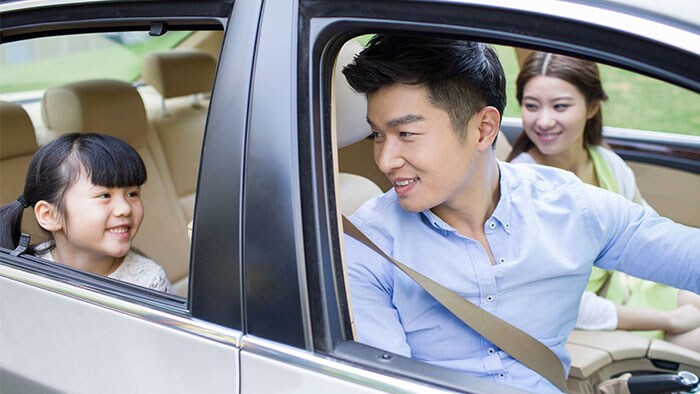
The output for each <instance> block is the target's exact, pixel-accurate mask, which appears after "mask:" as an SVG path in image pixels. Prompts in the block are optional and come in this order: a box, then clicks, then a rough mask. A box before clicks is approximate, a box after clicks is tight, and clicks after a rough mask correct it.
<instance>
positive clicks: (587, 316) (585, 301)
mask: <svg viewBox="0 0 700 394" xmlns="http://www.w3.org/2000/svg"><path fill="white" fill-rule="evenodd" d="M594 149H595V150H596V152H598V153H599V154H600V156H601V157H603V159H604V160H605V162H606V163H607V164H608V166H610V170H611V171H612V173H613V175H614V176H615V180H616V181H617V187H618V190H619V193H620V194H621V195H623V196H624V197H625V198H627V199H628V200H631V201H635V200H639V201H640V202H641V204H642V205H643V206H645V207H646V208H647V209H651V207H650V206H649V204H647V202H646V201H644V199H642V198H641V196H639V195H638V192H637V180H636V179H635V177H634V172H632V169H631V168H630V167H629V166H628V165H627V164H626V163H625V161H624V160H622V158H621V157H620V156H618V155H617V154H616V153H615V152H613V151H611V150H610V149H607V148H605V147H603V146H600V145H598V146H596V147H594ZM511 163H514V164H517V163H532V164H537V162H535V159H533V158H532V156H531V155H530V154H529V153H527V152H523V153H521V154H519V155H518V156H517V157H515V158H514V159H513V160H511ZM576 328H578V329H580V330H614V329H616V328H617V308H616V307H615V303H614V302H612V301H610V300H608V299H606V298H604V297H599V296H597V295H596V294H595V293H593V292H590V291H585V292H584V293H583V296H582V298H581V306H580V307H579V311H578V318H577V319H576Z"/></svg>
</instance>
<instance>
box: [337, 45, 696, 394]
mask: <svg viewBox="0 0 700 394" xmlns="http://www.w3.org/2000/svg"><path fill="white" fill-rule="evenodd" d="M343 73H344V74H345V76H346V78H347V80H348V83H349V84H350V86H351V87H352V88H353V89H355V90H356V91H357V92H360V93H363V94H365V95H366V96H367V121H368V122H369V124H370V127H371V129H372V132H373V136H374V141H375V142H374V158H375V161H376V163H377V165H378V166H379V169H380V170H381V171H382V172H384V173H385V174H386V176H387V177H388V178H389V179H390V180H391V182H392V183H393V184H394V188H393V189H392V190H390V191H389V192H387V193H385V194H384V195H382V196H379V197H377V198H375V199H373V200H371V201H369V202H367V203H366V204H365V205H364V206H363V207H362V208H360V209H359V210H358V211H357V212H356V213H355V214H354V215H352V216H351V217H350V220H351V221H352V222H353V223H354V224H355V225H356V226H357V227H359V228H360V230H362V231H363V232H364V233H365V234H366V235H367V236H368V237H369V238H371V239H372V240H373V241H374V242H375V243H376V244H377V245H379V246H380V247H381V248H382V249H383V250H384V251H385V252H387V253H388V254H389V255H391V256H392V257H394V258H395V259H397V260H398V261H401V262H402V263H404V264H407V265H408V266H410V267H412V268H413V269H415V270H417V271H419V272H421V273H422V274H424V275H426V276H428V277H430V278H431V279H433V280H435V281H437V282H438V283H440V284H442V285H443V286H446V287H447V288H449V289H451V290H453V291H454V292H456V293H457V294H460V295H462V296H463V297H465V298H466V299H468V300H469V301H471V302H472V303H474V304H476V305H477V306H479V307H481V308H482V309H485V310H487V311H489V312H491V313H492V314H494V315H496V316H498V317H500V318H501V319H503V320H505V321H507V322H509V323H511V324H513V325H514V326H516V327H518V328H520V329H521V330H523V331H525V332H526V333H528V334H530V335H532V336H533V337H535V338H536V339H538V340H539V341H540V342H542V343H543V344H544V345H546V346H548V347H549V348H550V349H551V350H552V351H553V352H554V353H555V354H556V355H557V356H558V357H559V359H560V360H561V362H562V363H563V365H564V368H565V370H567V371H568V368H569V365H570V362H571V359H570V356H569V354H568V352H567V351H566V350H565V347H564V346H565V344H566V340H567V337H568V335H569V333H570V332H571V330H572V329H573V326H574V323H575V321H576V316H577V311H578V305H579V301H580V298H581V294H582V292H583V289H584V287H585V286H586V282H587V280H588V276H589V274H590V271H591V267H592V265H593V264H595V265H597V266H600V267H602V268H605V269H615V270H620V271H624V272H627V273H630V274H632V275H635V276H638V277H641V278H645V279H650V280H654V281H657V282H662V283H666V284H669V285H672V286H675V287H680V288H685V289H689V290H692V291H694V292H698V291H700V264H698V262H699V261H700V230H698V229H693V228H689V227H685V226H682V225H679V224H675V223H673V222H671V221H670V220H668V219H664V218H661V217H658V216H656V215H654V214H653V213H651V212H648V211H645V210H644V209H643V208H642V207H641V206H639V205H636V204H633V203H631V202H629V201H628V200H626V199H624V198H622V197H620V196H618V195H615V194H613V193H610V192H607V191H605V190H602V189H600V188H596V187H592V186H589V185H586V184H584V183H582V182H580V181H579V180H578V179H577V178H576V177H575V176H574V175H573V174H571V173H568V172H564V171H561V170H558V169H554V168H551V167H541V166H535V165H518V166H512V165H509V164H508V163H501V162H498V161H496V158H495V153H494V149H493V145H494V141H495V139H496V136H497V135H498V130H499V126H500V121H501V114H502V113H503V108H504V107H505V102H506V99H505V76H504V74H503V69H502V68H501V65H500V63H499V61H498V58H497V57H496V54H495V53H494V51H493V49H492V48H490V47H488V46H486V45H483V44H477V43H471V42H465V41H458V40H448V39H437V38H421V37H406V36H395V37H394V36H381V35H380V36H376V37H375V38H374V39H373V40H372V41H371V42H370V43H369V45H368V47H367V48H366V49H365V50H364V51H362V52H361V53H360V55H359V56H358V57H357V58H356V59H355V62H354V63H353V64H351V65H349V66H347V67H346V68H345V70H344V71H343ZM345 242H346V250H347V255H348V260H349V275H350V290H351V295H352V301H353V310H354V316H355V325H356V329H357V336H358V340H359V341H360V342H362V343H366V344H368V345H372V346H376V347H378V348H382V349H386V350H389V351H392V352H394V353H397V354H401V355H405V356H408V357H413V358H415V359H418V360H421V361H426V362H430V363H432V364H437V365H441V366H445V367H449V368H455V369H459V370H463V371H466V372H469V373H471V374H473V375H476V376H481V377H485V378H489V379H492V380H494V381H497V382H502V383H504V384H509V385H513V386H517V387H521V388H530V389H533V390H534V391H535V392H553V391H558V390H557V389H556V387H555V386H554V385H553V384H552V383H550V382H549V381H547V380H546V379H544V378H543V377H541V376H539V375H538V374H537V373H535V372H534V371H532V370H531V369H529V368H527V367H525V366H524V365H522V364H521V363H519V362H518V361H516V360H515V359H513V358H512V357H510V356H509V355H508V354H505V353H504V352H502V351H500V349H498V348H497V347H496V346H495V345H494V344H492V343H489V341H487V340H486V339H485V338H483V337H481V336H480V335H478V334H477V333H476V332H475V331H473V330H472V329H471V328H469V327H468V326H467V325H465V324H464V323H463V322H462V321H460V320H459V319H458V318H457V317H455V316H454V315H452V314H451V313H450V312H448V311H447V310H446V309H445V308H444V307H442V306H441V305H440V304H438V302H437V301H436V300H434V299H433V298H432V297H431V296H429V295H428V294H427V293H426V292H425V291H423V290H422V289H421V288H420V287H419V286H418V285H417V284H416V283H415V282H413V280H411V279H410V278H409V277H408V276H406V275H404V274H403V273H401V272H400V271H398V269H396V268H394V266H393V265H392V264H391V263H389V262H387V261H385V260H384V259H383V258H381V257H380V256H379V255H377V254H376V253H374V252H372V251H371V250H370V249H368V248H366V247H365V246H363V245H362V244H360V243H359V242H357V241H355V240H354V239H352V238H350V237H346V238H345Z"/></svg>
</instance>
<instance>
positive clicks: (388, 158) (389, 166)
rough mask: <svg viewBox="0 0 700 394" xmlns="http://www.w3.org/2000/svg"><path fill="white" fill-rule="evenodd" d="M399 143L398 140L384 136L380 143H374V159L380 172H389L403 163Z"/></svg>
mask: <svg viewBox="0 0 700 394" xmlns="http://www.w3.org/2000/svg"><path fill="white" fill-rule="evenodd" d="M399 145H400V144H399V142H398V141H394V139H392V138H386V139H385V140H384V141H383V142H382V143H381V144H375V145H374V161H375V162H376V163H377V167H379V170H380V171H381V172H383V173H385V174H390V173H392V172H393V171H394V170H396V169H398V168H401V166H403V165H404V163H405V161H404V159H403V157H402V155H401V147H400V146H399Z"/></svg>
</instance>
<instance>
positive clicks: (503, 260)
mask: <svg viewBox="0 0 700 394" xmlns="http://www.w3.org/2000/svg"><path fill="white" fill-rule="evenodd" d="M498 261H500V262H501V264H503V263H505V262H506V259H504V258H503V257H501V258H500V259H499V260H498Z"/></svg>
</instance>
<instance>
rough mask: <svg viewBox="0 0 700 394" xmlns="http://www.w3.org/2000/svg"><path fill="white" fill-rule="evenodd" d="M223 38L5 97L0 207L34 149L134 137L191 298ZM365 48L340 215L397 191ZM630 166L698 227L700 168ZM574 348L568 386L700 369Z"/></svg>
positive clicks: (610, 346) (584, 388) (575, 341)
mask: <svg viewBox="0 0 700 394" xmlns="http://www.w3.org/2000/svg"><path fill="white" fill-rule="evenodd" d="M222 39H223V34H222V32H221V31H198V32H195V33H193V34H192V35H191V36H190V37H189V38H188V39H186V40H185V41H183V42H182V43H181V44H180V45H179V46H178V47H177V48H173V49H169V50H158V51H153V52H149V53H148V54H146V55H145V56H144V61H143V69H142V70H143V71H142V76H141V78H140V79H139V80H138V81H137V83H134V84H132V83H129V82H123V81H117V80H108V79H89V80H82V81H77V82H71V83H67V84H61V85H57V86H52V87H50V88H48V89H46V90H45V91H44V92H43V95H42V98H41V100H40V101H37V102H30V103H24V104H25V105H20V104H15V103H10V102H7V101H0V139H1V140H2V149H0V182H1V184H0V203H2V204H5V203H8V202H10V201H12V200H14V199H15V198H17V196H18V195H20V194H21V191H22V187H23V181H24V176H25V174H26V170H27V167H28V165H29V162H30V160H31V158H32V155H33V154H34V152H36V150H37V149H38V147H39V146H40V145H43V144H45V143H47V142H48V141H50V140H51V139H53V138H56V136H58V135H61V134H64V133H68V132H99V133H105V134H109V135H113V136H116V137H119V138H121V139H123V140H125V141H126V142H128V143H129V144H130V145H132V146H133V147H134V148H135V149H136V150H137V151H138V153H139V154H140V155H141V157H142V158H143V160H144V163H145V165H146V168H147V171H148V181H147V183H146V184H145V185H144V187H143V193H142V198H143V200H144V205H145V207H146V214H145V218H144V221H143V224H142V226H141V229H140V231H139V234H138V236H137V238H136V239H135V242H134V246H135V248H137V249H138V250H140V251H142V252H143V253H145V254H146V255H148V256H149V257H151V258H152V259H154V260H155V261H157V262H158V263H159V264H161V265H162V266H163V268H164V269H165V270H166V272H167V274H168V279H169V280H170V282H171V283H172V284H173V291H174V292H175V293H176V294H177V295H179V296H182V297H187V291H188V274H189V264H190V263H189V261H190V244H189V239H188V228H189V229H191V223H192V221H193V220H195V212H194V201H195V192H196V186H197V177H198V171H199V162H200V155H201V152H202V140H203V136H204V130H205V125H206V119H207V111H208V104H209V102H208V99H209V94H210V92H211V89H212V84H213V81H214V76H215V72H216V66H217V60H218V53H219V50H220V47H221V44H222ZM361 49H362V45H361V44H360V43H359V42H358V41H356V40H350V41H348V42H347V43H346V44H345V45H344V46H343V48H342V49H341V51H340V54H339V55H338V57H337V60H336V66H335V72H334V76H333V82H332V95H331V108H332V110H331V124H332V128H333V136H334V138H335V140H334V141H333V143H334V146H335V147H337V154H336V160H335V163H334V164H335V165H336V171H335V173H336V174H337V176H335V181H336V191H337V192H336V193H337V194H336V196H335V199H336V201H337V204H336V206H337V208H338V211H339V212H342V214H344V215H346V216H347V215H350V214H351V213H352V212H354V211H355V210H356V209H357V208H359V206H361V205H362V203H364V202H365V201H367V200H368V199H370V198H372V197H373V196H376V195H379V194H381V193H383V192H384V191H386V190H389V189H390V188H391V185H390V184H389V182H388V180H387V179H386V178H385V176H384V175H383V174H381V173H380V172H379V171H378V170H377V168H376V166H375V164H374V160H373V158H372V140H371V139H369V138H368V136H369V127H368V126H367V124H366V121H365V111H366V108H365V104H366V103H365V100H364V98H363V97H362V96H360V95H358V94H356V93H354V92H352V91H351V89H350V88H349V86H348V85H347V83H346V82H345V79H344V77H343V76H342V74H341V73H340V72H339V71H340V70H341V69H342V67H343V66H344V65H346V64H348V63H349V62H350V61H351V60H352V58H353V56H354V55H355V54H356V53H357V52H359V51H360V50H361ZM183 76H186V77H185V78H183ZM509 99H511V98H510V97H509ZM517 133H519V125H518V124H517V122H515V123H512V122H511V123H509V122H505V123H504V127H503V132H502V133H501V135H500V136H499V138H498V143H497V146H496V152H497V157H498V158H499V159H501V160H503V159H505V157H506V156H507V154H508V153H509V151H510V141H513V139H514V138H515V136H516V135H517ZM632 167H633V169H634V170H635V172H636V173H637V177H638V183H639V185H640V188H641V189H642V194H643V195H644V196H645V197H646V198H647V200H648V201H649V203H650V204H651V205H652V206H654V208H655V209H656V210H657V211H658V212H659V213H660V214H662V215H666V216H669V217H671V218H672V219H675V220H677V221H680V222H682V223H685V224H688V225H691V226H695V227H699V226H700V210H695V212H692V210H691V212H689V211H688V210H687V209H683V207H688V206H692V204H693V203H694V202H693V201H694V200H693V199H694V198H697V196H698V195H700V179H698V178H699V177H698V176H697V175H695V174H689V173H687V172H683V171H680V170H672V169H666V168H661V167H658V166H654V165H652V164H638V163H634V164H632ZM660 179H662V180H663V184H668V185H671V186H669V187H668V188H667V189H668V190H669V191H673V192H672V193H671V192H668V193H667V192H666V191H660V190H659V188H658V187H657V186H658V185H659V184H660V183H661V181H660ZM678 190H685V192H684V193H678V192H677V191H678ZM671 194H672V196H671ZM693 196H695V197H693ZM695 204H696V202H695ZM24 215H25V216H24V219H23V220H24V221H23V223H24V224H25V225H26V226H27V227H25V229H26V231H29V232H30V234H31V235H32V240H33V243H36V242H37V240H43V239H45V235H44V234H42V232H41V231H40V230H39V228H38V225H37V224H36V221H35V220H34V218H33V214H32V212H31V211H29V210H27V211H25V213H24ZM162 240H167V242H163V241H162ZM351 301H352V300H350V302H351ZM568 349H569V351H570V352H571V353H572V356H573V364H572V368H571V372H570V376H569V382H568V383H569V388H570V392H577V393H587V392H592V391H591V390H592V387H594V386H595V385H597V384H598V383H600V382H602V381H604V380H606V379H609V378H610V377H614V376H617V375H620V374H621V373H624V372H640V371H643V372H644V373H668V372H675V371H679V370H688V371H691V372H694V373H696V374H697V373H700V355H698V354H697V353H694V352H692V351H689V350H686V349H683V348H680V347H678V346H674V345H672V344H670V343H667V342H664V341H661V340H656V339H653V340H652V339H649V338H647V337H642V336H637V335H635V334H632V333H628V332H623V331H614V332H593V331H575V332H574V333H573V334H572V335H571V337H570V339H569V345H568Z"/></svg>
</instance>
